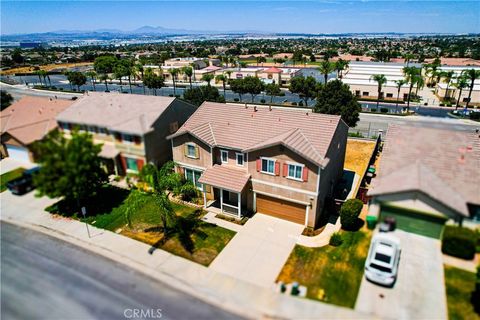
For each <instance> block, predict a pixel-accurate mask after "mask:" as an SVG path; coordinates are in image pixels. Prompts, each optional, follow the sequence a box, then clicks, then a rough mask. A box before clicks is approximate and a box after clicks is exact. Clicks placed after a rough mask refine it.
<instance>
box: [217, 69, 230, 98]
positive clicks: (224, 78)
mask: <svg viewBox="0 0 480 320" xmlns="http://www.w3.org/2000/svg"><path fill="white" fill-rule="evenodd" d="M215 81H217V82H220V81H221V82H222V86H223V97H224V98H225V87H226V84H227V77H226V76H225V75H224V74H219V75H217V76H216V77H215Z"/></svg>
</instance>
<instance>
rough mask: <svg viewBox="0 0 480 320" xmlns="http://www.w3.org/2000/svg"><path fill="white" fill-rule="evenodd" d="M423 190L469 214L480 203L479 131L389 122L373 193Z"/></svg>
mask: <svg viewBox="0 0 480 320" xmlns="http://www.w3.org/2000/svg"><path fill="white" fill-rule="evenodd" d="M406 191H420V192H423V193H425V194H426V195H428V196H430V197H431V198H433V199H435V200H436V201H438V202H440V203H443V204H444V205H445V206H447V207H449V208H451V209H452V210H454V211H456V212H458V213H460V214H462V215H464V216H468V212H469V211H468V207H467V203H472V204H480V134H479V133H475V132H474V131H473V130H472V131H471V132H465V131H453V130H445V129H433V128H421V127H413V126H399V125H390V127H389V128H388V133H387V136H386V140H385V147H384V148H383V153H382V157H381V160H380V168H379V173H378V176H377V177H376V178H375V179H374V180H373V183H372V189H371V190H370V191H369V193H368V194H369V195H372V196H375V195H382V194H392V193H400V192H406Z"/></svg>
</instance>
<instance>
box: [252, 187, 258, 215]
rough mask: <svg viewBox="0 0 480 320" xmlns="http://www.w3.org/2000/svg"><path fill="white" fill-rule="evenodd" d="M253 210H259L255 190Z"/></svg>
mask: <svg viewBox="0 0 480 320" xmlns="http://www.w3.org/2000/svg"><path fill="white" fill-rule="evenodd" d="M253 212H257V193H256V192H255V191H254V192H253Z"/></svg>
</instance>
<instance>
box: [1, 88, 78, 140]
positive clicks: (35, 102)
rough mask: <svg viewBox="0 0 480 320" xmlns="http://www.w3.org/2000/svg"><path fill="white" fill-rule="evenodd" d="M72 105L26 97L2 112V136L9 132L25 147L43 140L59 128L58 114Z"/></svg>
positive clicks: (53, 100)
mask: <svg viewBox="0 0 480 320" xmlns="http://www.w3.org/2000/svg"><path fill="white" fill-rule="evenodd" d="M72 104H73V101H72V100H62V99H52V98H44V97H34V96H25V97H23V98H22V99H20V100H19V101H17V102H15V103H13V104H12V105H11V106H9V107H8V108H6V109H5V110H3V111H1V112H0V118H1V120H0V122H1V123H2V126H1V129H2V134H3V133H6V132H7V133H8V134H10V135H11V136H13V137H14V138H15V139H17V140H19V141H20V142H21V143H23V144H25V145H28V144H30V143H32V142H34V141H37V140H41V139H42V138H43V137H44V136H45V135H46V134H47V133H49V132H50V131H51V130H53V129H55V128H56V127H57V122H56V120H55V117H56V116H57V114H59V113H60V112H62V111H63V110H65V109H66V108H68V107H69V106H70V105H72Z"/></svg>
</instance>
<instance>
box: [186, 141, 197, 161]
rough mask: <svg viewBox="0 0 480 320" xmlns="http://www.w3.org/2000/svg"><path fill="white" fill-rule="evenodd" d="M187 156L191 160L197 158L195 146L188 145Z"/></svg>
mask: <svg viewBox="0 0 480 320" xmlns="http://www.w3.org/2000/svg"><path fill="white" fill-rule="evenodd" d="M187 156H188V157H190V158H196V156H197V148H196V147H195V145H193V144H187Z"/></svg>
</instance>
